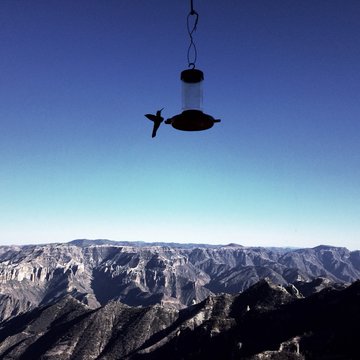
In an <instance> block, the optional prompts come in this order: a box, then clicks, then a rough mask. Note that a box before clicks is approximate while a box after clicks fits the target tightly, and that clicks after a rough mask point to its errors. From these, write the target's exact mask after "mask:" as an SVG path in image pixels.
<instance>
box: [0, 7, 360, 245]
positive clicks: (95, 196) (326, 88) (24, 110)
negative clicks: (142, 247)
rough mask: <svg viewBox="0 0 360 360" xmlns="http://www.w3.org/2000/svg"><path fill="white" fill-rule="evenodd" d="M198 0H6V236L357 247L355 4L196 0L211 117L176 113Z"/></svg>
mask: <svg viewBox="0 0 360 360" xmlns="http://www.w3.org/2000/svg"><path fill="white" fill-rule="evenodd" d="M189 6H190V4H189V1H186V0H172V1H165V0H106V1H103V0H77V1H72V0H71V1H70V0H63V1H58V0H46V1H45V0H43V1H42V0H34V1H20V0H19V1H18V0H2V1H1V2H0V49H1V50H0V51H1V56H0V69H1V71H0V104H1V106H0V124H1V133H0V161H1V167H0V243H1V244H13V243H16V244H25V243H44V242H55V241H70V240H72V239H75V238H90V239H94V238H110V239H115V240H144V241H176V242H203V243H218V244H221V243H223V244H226V243H229V242H236V243H239V244H243V245H247V246H300V247H310V246H316V245H318V244H332V245H337V246H346V247H348V248H350V249H359V248H360V246H359V239H360V221H359V218H360V141H359V139H360V121H359V117H360V4H359V2H358V1H357V0H354V1H352V0H347V1H340V0H312V1H293V0H273V1H267V0H252V1H240V0H239V1H235V0H221V1H220V0H218V1H215V0H206V1H205V0H194V7H195V10H197V11H198V13H199V15H200V18H199V24H198V29H197V31H196V33H195V43H196V46H197V50H198V59H197V68H199V69H201V70H203V72H204V74H205V81H204V111H205V112H206V113H208V114H211V115H213V116H214V117H216V118H221V119H222V122H221V123H220V124H215V126H214V127H213V128H212V129H210V130H208V131H204V132H194V133H187V132H180V131H176V130H174V129H173V128H172V127H171V126H169V125H162V126H161V127H160V129H159V131H158V135H157V137H156V138H155V139H152V138H151V125H152V124H151V122H150V121H149V120H147V119H146V118H145V117H144V114H145V113H149V112H155V111H156V110H158V109H160V108H162V107H165V109H164V111H163V114H164V115H165V117H166V118H167V117H171V116H173V115H175V114H178V113H179V112H180V111H181V86H180V85H181V84H180V79H179V77H180V72H181V71H182V70H184V69H186V68H187V58H186V52H187V47H188V44H189V39H188V34H187V31H186V16H187V14H188V12H189Z"/></svg>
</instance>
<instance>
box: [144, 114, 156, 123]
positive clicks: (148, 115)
mask: <svg viewBox="0 0 360 360" xmlns="http://www.w3.org/2000/svg"><path fill="white" fill-rule="evenodd" d="M145 116H146V117H147V118H148V119H149V120H151V121H155V120H156V116H155V115H153V114H145Z"/></svg>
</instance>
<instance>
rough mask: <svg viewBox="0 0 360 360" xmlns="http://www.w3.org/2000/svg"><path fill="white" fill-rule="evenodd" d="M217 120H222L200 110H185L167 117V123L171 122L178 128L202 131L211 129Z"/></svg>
mask: <svg viewBox="0 0 360 360" xmlns="http://www.w3.org/2000/svg"><path fill="white" fill-rule="evenodd" d="M216 122H220V120H219V119H214V118H213V117H212V116H210V115H207V114H204V113H203V112H202V111H200V110H185V111H183V112H182V113H181V114H178V115H175V116H173V117H172V118H170V119H167V120H166V121H165V124H171V125H172V127H173V128H175V129H177V130H183V131H201V130H207V129H210V128H211V127H213V125H214V123H216Z"/></svg>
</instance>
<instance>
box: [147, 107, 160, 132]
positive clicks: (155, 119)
mask: <svg viewBox="0 0 360 360" xmlns="http://www.w3.org/2000/svg"><path fill="white" fill-rule="evenodd" d="M163 110H164V108H162V109H161V110H158V111H157V112H156V115H153V114H145V116H146V117H147V118H148V119H149V120H151V121H153V122H154V128H153V132H152V137H155V136H156V132H157V130H158V129H159V127H160V124H161V123H162V122H163V121H164V118H163V117H162V116H161V112H162V111H163Z"/></svg>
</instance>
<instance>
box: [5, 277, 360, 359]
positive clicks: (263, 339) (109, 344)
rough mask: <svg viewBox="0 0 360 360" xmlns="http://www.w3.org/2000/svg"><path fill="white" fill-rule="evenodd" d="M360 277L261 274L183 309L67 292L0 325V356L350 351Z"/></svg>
mask: <svg viewBox="0 0 360 360" xmlns="http://www.w3.org/2000/svg"><path fill="white" fill-rule="evenodd" d="M359 301H360V281H357V282H354V283H353V284H352V285H350V286H348V287H345V288H344V289H342V290H338V289H333V288H332V287H327V288H325V289H323V290H322V291H320V292H317V293H315V294H313V295H311V296H309V297H307V298H304V297H302V296H301V295H300V293H299V292H296V291H295V288H294V287H288V289H286V288H285V287H283V286H281V285H275V284H273V283H271V282H270V281H269V280H261V281H260V282H258V283H256V284H255V285H253V286H251V287H250V288H248V289H247V290H245V291H244V292H243V293H241V294H237V295H229V294H221V295H210V296H209V297H207V298H206V299H205V300H203V301H202V302H200V303H198V304H194V305H192V306H189V307H187V308H186V309H182V310H179V309H175V308H173V307H169V306H167V305H159V304H156V305H149V306H146V307H129V306H127V305H124V304H122V303H120V302H116V301H111V302H109V303H107V304H106V305H104V306H101V307H98V308H97V309H91V308H90V307H89V306H87V305H85V304H84V303H82V302H80V301H78V300H76V299H74V298H73V297H72V296H71V295H67V296H65V297H63V298H62V299H59V300H58V301H57V302H55V303H52V304H49V305H43V306H40V307H38V308H35V309H33V310H30V311H28V312H26V313H25V314H22V315H18V316H15V317H13V318H11V319H9V320H7V321H4V322H3V323H2V324H1V325H0V357H1V359H4V360H10V359H24V360H25V359H26V360H32V359H34V360H35V359H37V360H44V359H48V360H60V359H61V360H75V359H76V360H85V359H86V360H90V359H96V360H105V359H106V360H115V359H127V360H130V359H131V360H150V359H173V360H177V359H179V360H180V359H248V360H250V359H252V360H255V359H307V360H312V359H334V360H335V359H355V358H357V357H356V356H357V354H358V350H357V341H358V334H359V333H360V325H359V324H360V307H359Z"/></svg>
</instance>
